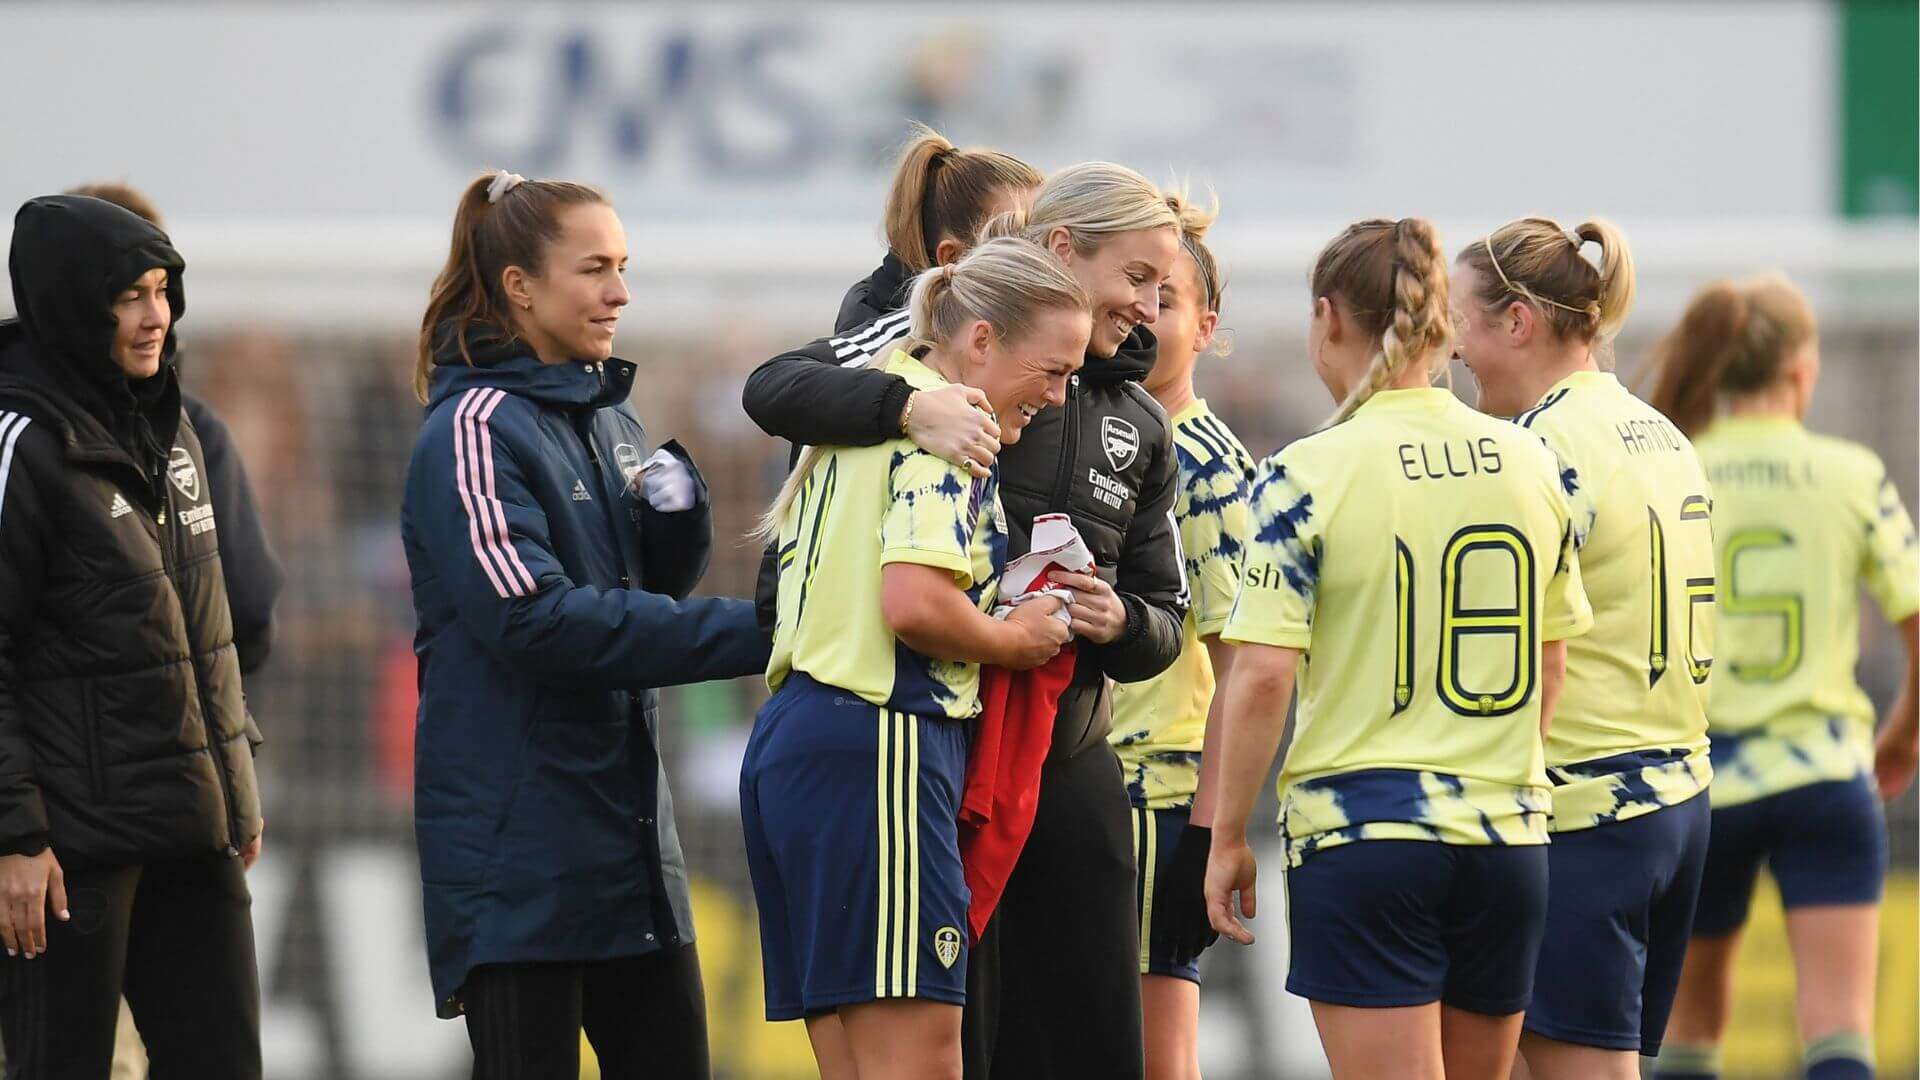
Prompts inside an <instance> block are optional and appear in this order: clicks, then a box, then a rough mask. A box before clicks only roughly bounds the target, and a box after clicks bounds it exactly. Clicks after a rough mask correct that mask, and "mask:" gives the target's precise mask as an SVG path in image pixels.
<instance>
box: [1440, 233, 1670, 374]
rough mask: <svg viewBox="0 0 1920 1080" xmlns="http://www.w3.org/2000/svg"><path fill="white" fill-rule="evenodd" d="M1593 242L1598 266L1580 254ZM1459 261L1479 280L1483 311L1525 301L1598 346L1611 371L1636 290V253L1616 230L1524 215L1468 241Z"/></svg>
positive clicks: (1571, 337)
mask: <svg viewBox="0 0 1920 1080" xmlns="http://www.w3.org/2000/svg"><path fill="white" fill-rule="evenodd" d="M1589 243H1591V244H1595V245H1597V246H1598V247H1599V248H1600V261H1599V263H1598V264H1597V265H1596V264H1595V263H1592V262H1589V261H1588V260H1587V258H1586V256H1585V255H1583V254H1581V251H1582V249H1583V248H1584V247H1585V246H1586V245H1587V244H1589ZM1460 262H1461V263H1462V264H1464V265H1466V266H1469V267H1471V268H1473V270H1474V271H1475V272H1477V273H1478V274H1479V275H1480V286H1481V289H1482V290H1483V293H1482V295H1480V296H1478V297H1475V298H1474V299H1475V301H1476V302H1478V303H1479V304H1480V306H1481V307H1483V308H1485V309H1487V310H1489V311H1492V310H1497V309H1500V308H1504V307H1506V306H1507V305H1508V304H1511V303H1514V302H1519V303H1523V304H1526V305H1528V306H1529V307H1532V308H1533V309H1534V310H1535V311H1536V312H1538V313H1539V315H1540V317H1541V318H1542V319H1544V320H1545V321H1546V323H1547V325H1548V326H1550V327H1552V328H1553V332H1554V334H1555V335H1556V336H1557V337H1560V338H1562V339H1564V340H1567V341H1578V342H1591V343H1593V344H1594V346H1595V359H1596V361H1597V362H1598V363H1599V364H1600V366H1601V367H1603V368H1611V367H1612V366H1613V339H1614V337H1615V336H1617V335H1618V334H1619V333H1620V329H1621V327H1623V326H1625V325H1626V322H1627V315H1628V313H1629V312H1631V311H1632V310H1633V298H1634V293H1635V284H1634V273H1633V252H1632V250H1631V249H1629V248H1628V246H1627V238H1626V236H1625V235H1624V234H1622V233H1621V232H1620V229H1619V227H1618V226H1616V225H1614V224H1613V223H1612V222H1610V221H1607V220H1606V219H1604V218H1592V219H1590V220H1588V221H1585V222H1582V223H1581V224H1580V226H1579V228H1577V229H1563V228H1561V227H1560V225H1559V223H1558V222H1556V221H1554V220H1553V219H1551V218H1543V217H1530V218H1521V219H1520V220H1518V221H1511V222H1508V223H1507V224H1505V225H1502V226H1500V227H1499V228H1498V229H1495V230H1494V231H1493V232H1492V233H1491V234H1489V235H1488V236H1487V238H1486V239H1484V240H1476V241H1474V242H1473V243H1471V244H1468V245H1467V249H1466V250H1465V251H1462V252H1461V253H1460Z"/></svg>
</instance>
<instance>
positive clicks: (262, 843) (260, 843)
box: [240, 818, 267, 870]
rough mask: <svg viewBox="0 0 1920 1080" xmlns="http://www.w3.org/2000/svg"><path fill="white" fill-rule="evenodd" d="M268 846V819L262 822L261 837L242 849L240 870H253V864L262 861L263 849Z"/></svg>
mask: <svg viewBox="0 0 1920 1080" xmlns="http://www.w3.org/2000/svg"><path fill="white" fill-rule="evenodd" d="M266 845H267V822H266V819H264V818H262V819H261V821H260V835H258V836H256V837H254V838H253V839H252V840H251V841H249V842H248V844H247V846H246V847H243V848H241V849H240V869H242V870H251V869H253V864H254V863H257V862H259V861H260V851H261V849H262V848H264V847H266Z"/></svg>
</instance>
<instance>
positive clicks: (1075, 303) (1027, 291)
mask: <svg viewBox="0 0 1920 1080" xmlns="http://www.w3.org/2000/svg"><path fill="white" fill-rule="evenodd" d="M908 296H909V299H908V301H907V309H908V310H909V311H910V312H911V313H912V314H911V316H910V318H911V328H910V329H909V331H908V334H909V336H910V338H911V342H912V343H911V345H910V348H911V349H912V350H913V351H915V352H919V351H921V350H923V349H931V348H938V347H941V346H945V345H948V344H951V343H952V342H953V341H954V340H955V339H956V338H957V337H958V336H959V335H960V334H961V333H963V332H964V331H966V329H967V328H968V327H970V326H972V325H973V324H974V323H976V322H985V323H987V325H989V326H991V327H993V332H994V336H995V337H997V338H998V339H999V340H1000V341H1002V342H1005V343H1012V342H1018V341H1020V340H1022V339H1024V338H1025V337H1026V335H1027V334H1028V333H1029V332H1030V331H1032V330H1033V328H1034V323H1035V322H1036V321H1037V320H1038V319H1039V317H1040V316H1041V315H1042V314H1043V313H1045V312H1048V311H1054V310H1068V311H1085V310H1087V308H1088V307H1089V306H1090V303H1091V302H1090V301H1089V300H1088V298H1087V291H1086V289H1085V288H1083V287H1082V286H1081V285H1080V282H1079V281H1078V280H1076V279H1075V278H1074V276H1073V275H1072V274H1071V273H1069V272H1068V271H1067V268H1066V267H1065V266H1063V265H1061V263H1060V260H1058V259H1056V258H1054V257H1053V256H1052V255H1051V254H1049V253H1048V252H1046V251H1045V250H1043V249H1041V248H1040V247H1039V246H1038V245H1037V244H1033V243H1030V242H1028V241H1026V240H1021V239H1019V238H1017V237H1003V238H1000V239H995V240H989V241H986V242H984V243H981V244H980V245H978V246H977V247H975V248H974V249H973V250H972V251H969V252H968V253H967V254H965V255H963V256H961V258H960V259H959V260H958V261H956V262H954V263H952V264H950V265H947V266H942V267H934V268H932V269H929V270H925V271H922V272H921V273H920V275H919V276H918V277H916V278H915V279H914V282H913V288H912V290H911V291H910V292H909V294H908ZM881 362H883V361H882V360H881V359H880V358H879V357H860V358H859V359H858V360H857V362H856V363H857V364H858V365H860V366H865V365H868V364H874V363H881ZM825 453H826V448H823V447H818V446H809V447H807V448H805V449H804V450H802V451H801V453H800V459H799V461H798V462H797V463H795V465H794V467H793V471H792V472H790V473H788V474H787V478H786V480H785V482H783V483H782V484H781V485H780V492H779V494H778V495H776V496H774V500H773V503H772V505H770V506H769V507H767V512H766V513H764V514H762V515H761V516H760V520H759V522H758V524H757V525H756V526H755V528H754V531H753V536H754V537H755V538H756V539H759V540H762V541H771V540H773V539H775V538H776V537H778V536H779V535H780V528H781V526H782V524H784V523H785V521H786V518H787V512H788V510H789V509H791V508H792V506H793V502H794V500H795V499H797V498H798V497H799V494H800V489H801V487H803V486H804V485H805V484H806V479H807V477H808V476H809V475H811V474H812V472H813V469H814V466H815V465H817V464H819V462H820V459H821V457H822V456H824V455H825Z"/></svg>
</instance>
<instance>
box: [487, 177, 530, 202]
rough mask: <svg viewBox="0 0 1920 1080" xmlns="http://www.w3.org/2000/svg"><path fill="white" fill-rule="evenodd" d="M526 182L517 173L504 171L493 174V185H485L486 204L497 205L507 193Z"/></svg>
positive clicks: (524, 178)
mask: <svg viewBox="0 0 1920 1080" xmlns="http://www.w3.org/2000/svg"><path fill="white" fill-rule="evenodd" d="M526 182H527V178H526V177H524V176H521V175H520V174H519V173H510V172H508V171H507V170H505V169H501V170H500V171H499V172H496V173H494V174H493V183H491V184H488V185H487V202H489V203H497V202H499V201H500V199H501V198H502V197H503V196H505V195H506V193H507V192H509V191H512V190H513V189H514V188H516V187H519V186H520V185H521V184H524V183H526Z"/></svg>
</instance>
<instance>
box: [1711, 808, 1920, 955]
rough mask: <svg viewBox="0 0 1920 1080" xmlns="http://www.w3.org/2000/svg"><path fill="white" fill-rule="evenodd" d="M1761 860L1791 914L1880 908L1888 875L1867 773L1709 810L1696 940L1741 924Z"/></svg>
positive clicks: (1882, 828) (1881, 824)
mask: <svg viewBox="0 0 1920 1080" xmlns="http://www.w3.org/2000/svg"><path fill="white" fill-rule="evenodd" d="M1762 862H1765V863H1766V864H1767V870H1768V872H1769V873H1771V874H1772V875H1773V880H1774V883H1775V884H1777V885H1778V886H1780V903H1781V904H1782V906H1784V907H1786V908H1788V909H1792V908H1797V907H1809V906H1814V905H1823V904H1877V903H1879V902H1880V888H1881V884H1882V883H1883V881H1884V880H1885V878H1886V874H1887V822H1886V818H1885V817H1883V816H1882V815H1881V812H1880V797H1879V795H1878V794H1876V793H1875V792H1874V789H1873V782H1872V781H1871V780H1870V779H1869V778H1868V777H1866V776H1865V775H1861V776H1856V777H1854V778H1853V779H1852V780H1829V781H1825V782H1822V783H1818V784H1807V785H1805V786H1804V787H1797V788H1794V789H1792V790H1790V791H1782V792H1779V793H1778V794H1774V795H1768V796H1766V797H1765V798H1761V799H1755V800H1754V801H1752V802H1749V803H1741V804H1740V805H1739V806H1729V807H1723V808H1720V809H1716V810H1714V812H1713V844H1712V846H1711V847H1709V848H1708V849H1707V872H1706V876H1705V877H1704V878H1702V879H1701V882H1700V905H1699V907H1698V909H1697V910H1695V912H1694V914H1693V932H1694V934H1695V935H1696V936H1698V937H1719V936H1721V935H1723V934H1730V933H1732V932H1734V931H1735V930H1738V929H1740V928H1741V927H1742V926H1744V925H1746V922H1747V909H1748V907H1749V905H1751V904H1752V902H1753V886H1754V882H1755V880H1756V879H1757V878H1758V877H1759V874H1760V864H1761V863H1762Z"/></svg>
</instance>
